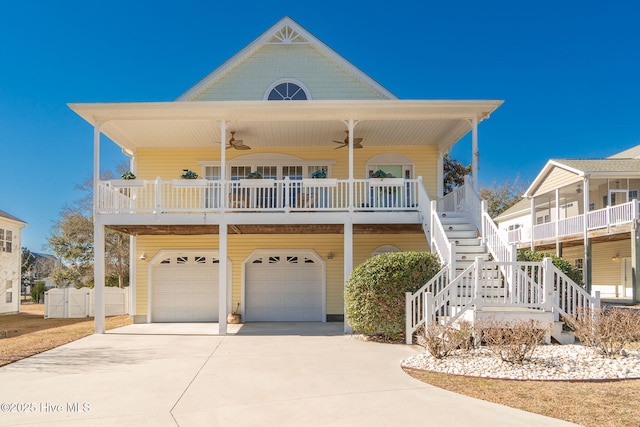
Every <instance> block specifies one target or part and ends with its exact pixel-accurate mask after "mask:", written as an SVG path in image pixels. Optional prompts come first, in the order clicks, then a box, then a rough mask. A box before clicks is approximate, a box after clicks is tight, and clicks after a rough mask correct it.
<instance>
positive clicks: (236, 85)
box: [194, 44, 382, 101]
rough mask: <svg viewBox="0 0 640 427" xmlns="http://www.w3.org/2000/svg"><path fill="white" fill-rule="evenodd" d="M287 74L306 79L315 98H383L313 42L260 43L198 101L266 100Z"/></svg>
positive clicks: (304, 80)
mask: <svg viewBox="0 0 640 427" xmlns="http://www.w3.org/2000/svg"><path fill="white" fill-rule="evenodd" d="M283 78H290V79H295V80H298V81H300V82H301V83H303V84H304V85H305V86H306V87H307V89H308V90H309V92H310V97H311V99H314V100H323V99H324V100H336V99H381V98H382V96H381V95H379V94H378V93H377V92H374V90H373V89H372V88H371V87H370V86H369V85H366V84H364V83H363V82H362V81H360V80H359V79H357V78H355V76H353V75H352V74H350V73H348V72H346V71H345V69H344V68H342V67H341V66H338V65H337V64H336V63H335V62H333V61H331V60H329V59H328V58H327V57H326V56H324V55H323V54H321V53H320V52H319V51H318V50H317V49H314V48H313V47H312V46H310V45H295V44H288V45H285V44H279V45H265V46H262V47H260V49H258V50H257V51H256V52H255V53H254V54H253V55H252V56H250V57H249V58H247V60H245V61H244V62H241V63H240V64H238V65H237V66H236V67H234V68H232V69H231V70H230V71H229V72H228V73H226V74H225V75H224V76H222V77H221V78H220V80H218V81H217V82H216V83H215V84H214V85H213V86H211V87H210V88H208V89H207V90H205V91H204V92H203V93H201V94H200V95H199V96H198V97H197V98H194V101H231V100H234V101H237V100H262V99H264V95H265V92H266V90H267V89H268V88H269V87H270V86H271V85H272V84H273V83H274V82H275V81H277V80H280V79H283Z"/></svg>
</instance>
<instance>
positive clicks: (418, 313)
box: [405, 265, 449, 344]
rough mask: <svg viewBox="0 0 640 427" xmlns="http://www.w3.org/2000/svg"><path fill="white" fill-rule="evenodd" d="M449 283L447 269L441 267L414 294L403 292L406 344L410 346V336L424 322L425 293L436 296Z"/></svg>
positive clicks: (446, 267)
mask: <svg viewBox="0 0 640 427" xmlns="http://www.w3.org/2000/svg"><path fill="white" fill-rule="evenodd" d="M448 283H449V268H448V266H446V265H445V266H443V267H442V268H441V269H440V271H439V272H438V273H437V274H436V275H435V276H433V277H432V278H431V280H429V281H428V282H427V283H425V284H424V286H422V287H421V288H420V289H418V290H417V291H415V292H414V293H411V292H405V303H406V312H405V333H406V343H407V344H411V342H412V336H413V333H414V332H415V330H416V329H418V327H419V326H420V325H422V324H423V323H424V321H425V318H424V313H425V310H424V305H425V295H426V294H427V293H429V292H430V293H432V294H436V293H438V292H440V291H441V290H442V289H444V288H445V287H446V286H447V284H448Z"/></svg>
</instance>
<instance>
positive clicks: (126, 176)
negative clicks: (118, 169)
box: [120, 171, 136, 181]
mask: <svg viewBox="0 0 640 427" xmlns="http://www.w3.org/2000/svg"><path fill="white" fill-rule="evenodd" d="M120 179H122V180H125V181H130V180H132V179H136V176H135V175H134V173H133V172H131V171H126V172H125V173H123V174H122V175H120Z"/></svg>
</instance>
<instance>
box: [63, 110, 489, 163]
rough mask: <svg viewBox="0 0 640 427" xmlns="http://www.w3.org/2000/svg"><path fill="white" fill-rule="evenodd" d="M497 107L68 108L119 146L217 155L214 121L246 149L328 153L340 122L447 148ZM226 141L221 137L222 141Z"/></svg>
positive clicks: (376, 141)
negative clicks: (201, 150)
mask: <svg viewBox="0 0 640 427" xmlns="http://www.w3.org/2000/svg"><path fill="white" fill-rule="evenodd" d="M501 104H502V101H406V100H384V101H299V102H298V101H296V102H273V101H271V102H269V101H224V102H165V103H162V102H160V103H117V104H69V107H70V108H71V109H72V110H73V111H75V112H76V113H77V114H78V115H80V116H81V117H82V118H84V119H85V120H86V121H87V122H89V123H90V124H91V125H96V124H97V123H101V128H100V129H101V131H102V133H103V134H105V135H106V136H107V137H109V138H110V139H111V140H112V141H114V142H115V143H116V144H118V145H119V146H120V147H122V148H124V149H126V150H129V151H131V152H135V151H136V150H137V149H138V148H171V147H181V148H214V149H216V148H219V146H220V145H219V144H218V142H219V141H220V122H221V121H226V122H228V127H227V129H228V131H236V132H237V134H236V138H237V139H242V140H244V142H245V144H247V145H249V146H251V147H253V148H267V149H269V148H276V147H335V146H336V144H335V143H333V142H332V140H334V139H336V140H342V139H344V137H345V130H346V125H345V123H344V120H349V119H353V120H358V121H359V124H358V125H357V126H356V128H355V132H354V135H355V136H356V137H361V138H363V139H364V141H363V144H364V145H365V147H367V146H371V147H375V146H425V145H426V146H430V145H431V146H432V145H437V146H440V147H441V148H443V149H447V148H448V147H451V146H452V145H453V144H455V143H456V142H457V141H458V140H459V139H460V138H462V137H463V136H464V135H465V134H466V133H468V132H469V131H470V129H471V127H470V123H469V119H471V118H473V117H477V118H478V119H479V120H483V119H485V118H488V117H489V115H490V114H491V113H492V112H493V111H495V110H496V109H497V108H498V107H499V106H500V105H501ZM227 138H229V135H227Z"/></svg>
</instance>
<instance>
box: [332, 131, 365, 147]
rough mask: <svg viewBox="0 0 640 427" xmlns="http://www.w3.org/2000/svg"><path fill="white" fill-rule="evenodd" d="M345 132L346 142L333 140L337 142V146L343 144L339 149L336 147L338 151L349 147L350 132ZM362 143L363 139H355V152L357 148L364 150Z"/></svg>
mask: <svg viewBox="0 0 640 427" xmlns="http://www.w3.org/2000/svg"><path fill="white" fill-rule="evenodd" d="M344 132H345V133H346V134H347V136H345V137H344V141H336V140H335V139H334V140H333V142H335V143H336V144H341V145H340V146H339V147H336V150H337V149H338V148H344V147H348V146H349V131H348V130H345V131H344ZM361 142H362V138H353V148H354V150H355V149H357V148H363V147H362V144H361Z"/></svg>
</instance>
